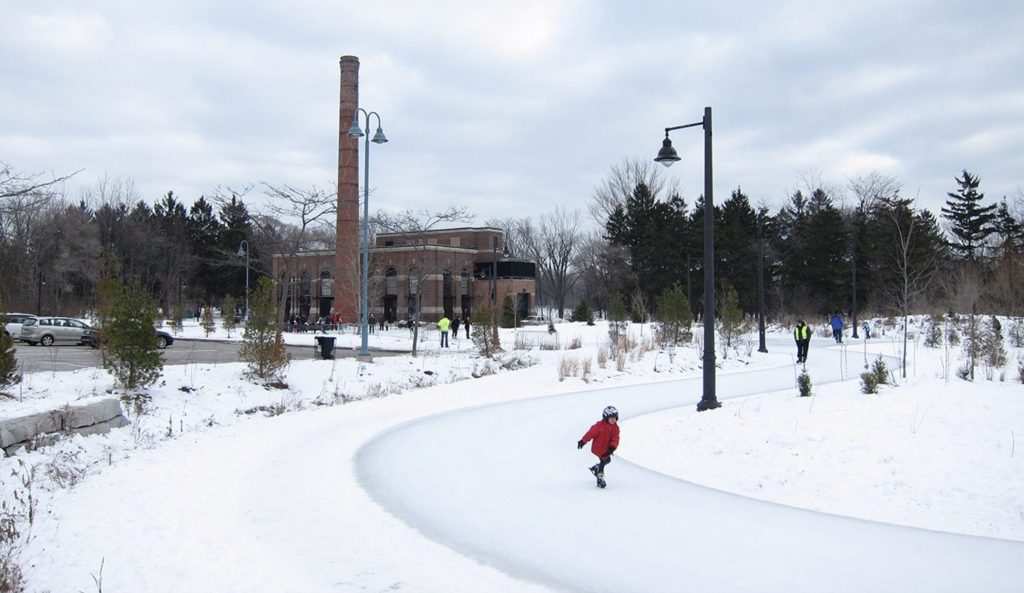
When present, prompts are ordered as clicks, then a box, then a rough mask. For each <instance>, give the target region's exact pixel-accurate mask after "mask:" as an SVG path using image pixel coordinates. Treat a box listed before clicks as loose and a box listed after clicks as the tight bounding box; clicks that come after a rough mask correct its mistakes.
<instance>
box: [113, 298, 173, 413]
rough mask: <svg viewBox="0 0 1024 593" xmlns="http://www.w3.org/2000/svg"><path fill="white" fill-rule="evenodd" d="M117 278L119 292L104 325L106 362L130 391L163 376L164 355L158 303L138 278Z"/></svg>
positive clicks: (150, 383) (118, 380)
mask: <svg viewBox="0 0 1024 593" xmlns="http://www.w3.org/2000/svg"><path fill="white" fill-rule="evenodd" d="M115 281H116V280H115ZM116 282H117V283H118V284H119V287H118V290H117V296H116V298H115V300H114V304H113V308H112V310H111V311H110V318H109V319H108V320H107V322H106V324H105V325H104V326H103V341H104V343H105V353H106V360H105V363H104V366H105V367H106V368H107V369H108V370H109V371H110V373H111V374H112V375H113V376H114V380H115V381H117V383H118V385H120V386H121V388H122V389H123V390H124V391H125V392H126V393H130V392H133V391H136V390H139V389H142V388H144V387H148V386H149V385H152V384H153V383H155V382H156V380H157V379H158V378H160V374H161V372H162V371H163V358H162V357H161V356H160V351H159V349H158V348H157V336H156V332H155V331H154V330H153V322H154V321H155V320H156V318H157V312H156V304H155V303H154V302H153V300H152V299H151V298H150V297H149V295H147V294H146V292H145V291H144V290H143V289H142V287H141V286H139V284H138V282H137V281H135V280H132V281H130V282H128V283H122V282H120V281H116Z"/></svg>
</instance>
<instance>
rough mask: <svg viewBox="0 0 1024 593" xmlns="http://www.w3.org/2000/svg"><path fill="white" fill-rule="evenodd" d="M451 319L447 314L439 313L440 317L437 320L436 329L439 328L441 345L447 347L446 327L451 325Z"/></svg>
mask: <svg viewBox="0 0 1024 593" xmlns="http://www.w3.org/2000/svg"><path fill="white" fill-rule="evenodd" d="M451 324H452V320H451V319H448V316H447V315H445V314H443V313H442V314H441V319H439V320H437V329H439V330H441V347H442V348H447V347H448V328H449V327H450V326H451Z"/></svg>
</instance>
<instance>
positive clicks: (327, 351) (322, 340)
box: [316, 336, 335, 360]
mask: <svg viewBox="0 0 1024 593" xmlns="http://www.w3.org/2000/svg"><path fill="white" fill-rule="evenodd" d="M334 340H335V338H334V336H317V337H316V343H317V345H318V346H319V347H320V358H322V359H324V360H330V359H332V358H334Z"/></svg>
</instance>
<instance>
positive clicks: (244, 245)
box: [231, 239, 249, 323]
mask: <svg viewBox="0 0 1024 593" xmlns="http://www.w3.org/2000/svg"><path fill="white" fill-rule="evenodd" d="M236 255H238V257H242V256H243V255H244V256H245V322H246V323H249V242H248V241H246V240H245V239H242V242H241V243H240V244H239V245H238V253H237V254H236ZM234 314H235V312H234V311H232V312H231V315H234Z"/></svg>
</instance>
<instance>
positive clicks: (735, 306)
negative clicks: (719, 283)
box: [718, 285, 745, 358]
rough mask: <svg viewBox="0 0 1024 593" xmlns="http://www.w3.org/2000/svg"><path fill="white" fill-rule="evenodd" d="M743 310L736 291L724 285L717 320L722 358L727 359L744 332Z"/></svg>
mask: <svg viewBox="0 0 1024 593" xmlns="http://www.w3.org/2000/svg"><path fill="white" fill-rule="evenodd" d="M744 326H745V324H744V323H743V310H742V309H740V300H739V297H738V296H737V295H736V289H735V288H733V287H732V286H729V285H726V287H725V295H724V296H723V299H722V312H721V315H720V317H719V319H718V335H719V336H720V337H721V338H722V358H728V357H729V349H730V348H732V345H733V342H735V341H736V340H737V338H738V337H739V336H740V334H742V333H743V331H744Z"/></svg>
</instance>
